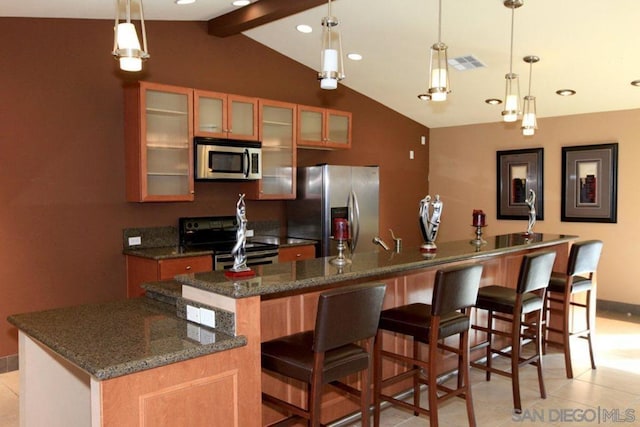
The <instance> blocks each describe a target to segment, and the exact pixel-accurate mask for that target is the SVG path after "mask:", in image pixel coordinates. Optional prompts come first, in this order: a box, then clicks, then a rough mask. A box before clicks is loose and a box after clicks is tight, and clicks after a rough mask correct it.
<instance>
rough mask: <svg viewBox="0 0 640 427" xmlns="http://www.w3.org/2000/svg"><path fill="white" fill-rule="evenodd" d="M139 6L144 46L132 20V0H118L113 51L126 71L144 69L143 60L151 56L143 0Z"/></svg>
mask: <svg viewBox="0 0 640 427" xmlns="http://www.w3.org/2000/svg"><path fill="white" fill-rule="evenodd" d="M122 6H124V16H123V17H122V18H121V7H122ZM138 7H139V8H138V10H139V15H140V30H141V33H142V48H141V46H140V39H138V34H137V32H136V28H135V26H134V25H133V23H132V22H131V0H116V22H115V26H114V35H113V51H112V52H111V53H112V55H113V56H114V58H115V59H117V60H119V62H120V69H121V70H124V71H140V70H142V61H144V60H146V59H148V58H149V53H148V49H147V34H146V31H145V26H144V14H143V12H142V0H139V3H138ZM121 20H122V22H121Z"/></svg>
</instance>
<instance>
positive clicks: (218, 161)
mask: <svg viewBox="0 0 640 427" xmlns="http://www.w3.org/2000/svg"><path fill="white" fill-rule="evenodd" d="M194 144H195V167H196V179H197V180H211V179H226V180H255V179H260V178H262V148H261V147H262V144H261V143H260V142H251V141H237V140H229V139H219V138H204V137H195V138H194Z"/></svg>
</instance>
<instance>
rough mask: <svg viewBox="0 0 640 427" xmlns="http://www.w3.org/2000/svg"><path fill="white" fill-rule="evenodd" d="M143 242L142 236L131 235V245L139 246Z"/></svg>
mask: <svg viewBox="0 0 640 427" xmlns="http://www.w3.org/2000/svg"><path fill="white" fill-rule="evenodd" d="M141 244H142V237H140V236H135V237H129V246H138V245H141Z"/></svg>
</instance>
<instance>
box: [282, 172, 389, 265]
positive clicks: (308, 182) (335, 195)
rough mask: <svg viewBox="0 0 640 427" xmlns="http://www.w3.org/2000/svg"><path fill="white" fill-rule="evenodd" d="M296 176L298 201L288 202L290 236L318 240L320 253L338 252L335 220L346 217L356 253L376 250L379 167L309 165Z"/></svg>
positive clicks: (326, 254)
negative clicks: (374, 242) (334, 233)
mask: <svg viewBox="0 0 640 427" xmlns="http://www.w3.org/2000/svg"><path fill="white" fill-rule="evenodd" d="M297 176H298V178H297V197H296V200H291V201H289V202H287V223H288V224H287V228H288V235H289V236H291V237H297V238H302V239H313V240H317V241H319V242H320V253H319V254H318V255H319V256H322V257H324V256H330V255H335V254H337V249H336V245H337V243H336V242H335V241H333V240H332V239H331V236H332V235H333V230H332V227H333V223H334V221H333V220H334V219H335V218H346V219H347V221H348V223H349V234H350V237H351V242H350V246H351V248H352V249H353V252H354V253H358V252H369V251H373V250H376V246H375V245H374V244H373V243H372V240H373V238H374V237H375V236H377V235H378V211H379V206H378V205H379V186H380V169H379V167H378V166H332V165H320V166H308V167H303V168H298V174H297Z"/></svg>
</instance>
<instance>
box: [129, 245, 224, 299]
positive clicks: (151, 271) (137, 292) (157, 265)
mask: <svg viewBox="0 0 640 427" xmlns="http://www.w3.org/2000/svg"><path fill="white" fill-rule="evenodd" d="M126 261H127V298H135V297H139V296H142V295H144V289H142V288H141V287H140V285H141V284H142V283H145V282H157V281H158V280H168V279H173V278H174V277H175V276H176V275H178V274H184V273H198V272H201V271H211V270H213V258H212V257H211V255H200V256H192V257H181V258H169V259H160V260H155V259H150V258H142V257H138V256H132V255H126Z"/></svg>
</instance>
